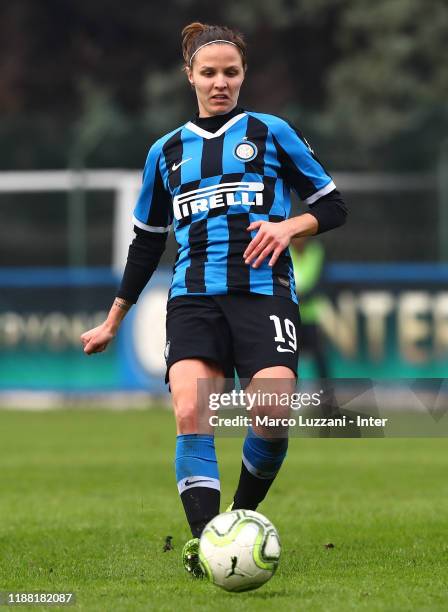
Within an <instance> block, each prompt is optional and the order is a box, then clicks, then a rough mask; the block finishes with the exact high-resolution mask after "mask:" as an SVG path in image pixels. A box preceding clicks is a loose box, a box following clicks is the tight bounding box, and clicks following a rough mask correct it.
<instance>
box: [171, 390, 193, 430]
mask: <svg viewBox="0 0 448 612" xmlns="http://www.w3.org/2000/svg"><path fill="white" fill-rule="evenodd" d="M174 412H175V415H176V423H177V430H178V432H179V433H181V434H187V433H196V432H197V426H198V406H197V402H196V401H195V400H191V399H183V398H179V399H177V400H175V401H174Z"/></svg>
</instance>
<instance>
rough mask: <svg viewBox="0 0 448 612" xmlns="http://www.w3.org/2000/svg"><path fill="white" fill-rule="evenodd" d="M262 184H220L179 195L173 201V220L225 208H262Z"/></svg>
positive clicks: (240, 182)
mask: <svg viewBox="0 0 448 612" xmlns="http://www.w3.org/2000/svg"><path fill="white" fill-rule="evenodd" d="M263 189H264V184H263V183H259V182H258V183H256V182H250V181H239V182H237V183H221V184H219V185H211V186H210V187H202V188H201V189H193V190H192V191H187V192H186V193H181V194H179V195H177V196H175V197H174V199H173V209H174V216H175V218H176V219H177V220H178V221H180V219H185V218H186V217H189V216H190V215H194V214H196V213H199V212H207V211H209V210H211V209H213V208H221V207H225V206H263V193H262V192H263Z"/></svg>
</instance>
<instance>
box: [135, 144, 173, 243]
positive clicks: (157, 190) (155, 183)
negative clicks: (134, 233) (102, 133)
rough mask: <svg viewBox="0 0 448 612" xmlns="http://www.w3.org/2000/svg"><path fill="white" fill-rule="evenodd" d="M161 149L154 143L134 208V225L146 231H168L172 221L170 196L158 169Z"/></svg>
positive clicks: (147, 159)
mask: <svg viewBox="0 0 448 612" xmlns="http://www.w3.org/2000/svg"><path fill="white" fill-rule="evenodd" d="M161 155H162V150H161V147H160V146H158V143H155V144H154V145H153V146H152V147H151V149H150V150H149V153H148V157H147V158H146V163H145V168H144V170H143V183H142V188H141V190H140V195H139V197H138V200H137V204H136V206H135V209H134V216H133V221H134V225H136V226H137V227H139V228H140V229H143V230H146V231H148V232H156V233H164V232H168V231H169V229H170V225H171V223H172V221H173V215H172V204H171V196H170V194H169V192H168V191H167V190H166V189H165V185H164V184H163V179H162V174H161V171H160V160H161Z"/></svg>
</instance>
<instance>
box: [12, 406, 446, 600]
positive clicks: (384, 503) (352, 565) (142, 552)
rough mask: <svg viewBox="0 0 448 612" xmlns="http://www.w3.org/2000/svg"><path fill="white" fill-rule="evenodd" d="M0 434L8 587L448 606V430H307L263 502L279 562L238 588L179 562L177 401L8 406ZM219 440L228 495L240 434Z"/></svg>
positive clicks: (124, 595)
mask: <svg viewBox="0 0 448 612" xmlns="http://www.w3.org/2000/svg"><path fill="white" fill-rule="evenodd" d="M0 432H1V437H0V485H1V493H0V591H5V590H11V591H45V592H63V591H75V593H76V597H77V603H76V605H75V606H74V607H72V608H68V609H76V610H101V611H104V610H113V611H115V610H119V611H122V610H123V611H124V610H129V611H133V612H134V611H137V610H157V611H163V610H166V611H176V612H178V611H179V612H180V611H181V612H187V611H194V612H197V610H212V611H215V610H217V611H220V610H223V611H226V612H228V611H229V610H232V612H237V611H239V610H256V611H257V612H258V610H269V611H272V610H282V611H284V610H294V611H297V610H316V611H320V610H322V611H323V610H325V611H326V612H327V611H332V610H368V611H369V612H370V611H374V610H387V611H390V610H397V611H398V610H400V611H401V610H419V611H420V610H428V611H429V610H431V611H434V610H447V609H448V579H447V576H448V537H447V535H448V452H447V451H448V440H446V439H428V440H424V439H408V440H404V439H402V440H399V439H394V440H392V439H370V440H367V439H362V440H342V439H334V440H329V439H293V440H292V441H291V444H290V449H289V453H288V458H287V461H286V463H285V465H284V467H283V469H282V472H281V473H280V475H279V477H278V479H277V482H276V483H275V485H274V487H273V489H272V491H271V494H270V496H269V498H268V499H267V500H266V501H265V502H264V504H263V505H262V506H261V507H260V511H261V512H263V513H264V514H266V515H267V516H268V517H269V518H270V519H271V520H272V521H273V522H274V524H275V525H276V526H277V528H278V530H279V532H280V537H281V540H282V545H283V552H282V559H281V562H280V567H279V570H278V572H277V574H276V575H275V576H274V578H273V579H272V580H271V581H270V582H269V583H268V584H267V585H265V586H264V587H263V588H261V589H260V590H258V591H253V592H250V593H245V594H230V593H225V592H224V591H221V590H219V589H217V588H216V587H214V586H212V585H210V584H208V583H206V582H197V581H193V580H191V579H190V578H189V576H187V574H186V573H185V572H184V570H183V568H182V567H181V564H180V552H181V548H182V545H183V543H184V541H185V540H186V539H187V538H188V536H189V532H188V529H187V525H186V523H185V520H184V516H183V511H182V508H181V504H180V501H179V499H178V495H177V489H176V485H175V479H174V472H173V454H174V443H175V435H174V423H173V418H172V415H171V414H170V413H169V412H168V411H163V410H148V411H144V412H143V411H142V412H138V411H130V412H102V411H95V410H93V411H86V410H82V411H61V412H47V413H39V414H34V413H20V412H0ZM217 451H218V458H219V462H220V471H221V477H222V482H223V491H222V508H225V507H226V505H227V504H228V503H229V501H230V499H231V496H232V493H233V488H234V486H235V483H236V480H237V477H238V473H239V464H240V453H241V439H229V438H225V439H224V438H219V439H218V440H217ZM167 535H172V536H173V543H174V550H173V551H170V552H165V553H164V552H162V549H163V545H164V538H165V536H167ZM328 543H332V544H334V548H326V547H325V545H326V544H328ZM4 609H6V608H4ZM40 609H42V608H40ZM48 609H52V610H55V608H54V607H53V608H48ZM56 609H60V608H56Z"/></svg>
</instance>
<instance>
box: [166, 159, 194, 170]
mask: <svg viewBox="0 0 448 612" xmlns="http://www.w3.org/2000/svg"><path fill="white" fill-rule="evenodd" d="M191 159H193V158H192V157H187V159H183V160H182V161H180V162H179V163H178V164H176V163H174V164H173V165H172V168H171V170H172V171H173V172H176V170H177V169H178V168H180V167H181V166H182V164H186V163H187V162H189V161H190V160H191Z"/></svg>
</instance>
